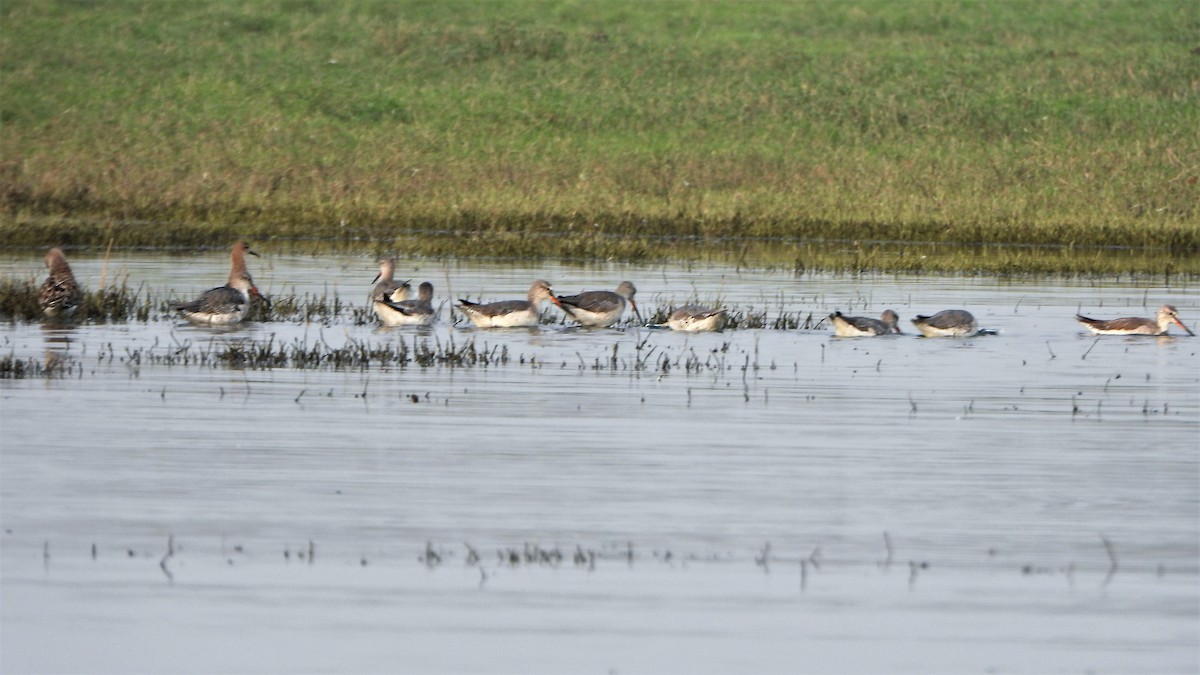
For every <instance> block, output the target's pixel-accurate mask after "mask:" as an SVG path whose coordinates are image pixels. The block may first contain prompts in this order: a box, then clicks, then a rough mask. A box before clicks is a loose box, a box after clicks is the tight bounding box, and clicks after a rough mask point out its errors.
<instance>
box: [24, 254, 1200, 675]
mask: <svg viewBox="0 0 1200 675" xmlns="http://www.w3.org/2000/svg"><path fill="white" fill-rule="evenodd" d="M72 263H73V266H74V268H75V271H76V275H77V276H78V277H79V278H80V279H81V280H82V281H83V282H84V283H85V284H88V285H90V286H95V285H96V284H97V283H98V280H99V278H100V276H101V270H102V269H103V268H104V264H103V261H102V260H100V259H98V258H87V257H79V258H73V260H72ZM226 265H227V261H226V256H224V255H223V254H220V253H214V254H212V255H203V256H199V257H195V258H175V257H163V256H160V255H140V256H132V257H128V258H123V259H122V260H121V261H120V262H119V263H117V262H110V263H109V265H108V268H107V270H106V272H105V274H106V276H107V277H108V279H110V280H111V279H113V278H127V279H128V280H129V283H130V284H131V285H137V284H141V283H145V287H146V288H147V289H148V290H149V291H150V292H152V293H153V294H154V295H155V297H161V298H182V297H188V296H190V295H193V294H195V293H197V292H199V291H202V290H205V289H207V288H209V287H211V286H213V285H217V284H219V283H221V282H222V281H223V279H224V276H225V274H226V273H227V269H226ZM400 268H401V269H403V270H405V271H403V272H398V276H400V278H409V277H412V278H414V279H415V280H417V281H420V280H425V279H428V280H430V281H432V282H433V283H434V285H435V287H436V288H437V297H438V300H439V301H440V300H444V299H447V298H448V297H449V296H450V292H452V293H453V297H459V296H464V295H468V296H470V297H472V298H479V297H483V298H484V299H489V300H490V299H500V298H508V297H522V296H523V295H524V293H525V291H526V290H527V289H528V286H529V283H530V281H531V280H532V279H533V278H536V277H544V278H547V279H549V280H551V281H552V282H553V283H554V285H555V288H556V290H557V291H558V292H559V293H575V292H578V291H581V290H585V289H595V288H610V289H611V288H615V286H616V285H617V283H619V282H620V281H621V280H623V279H629V280H632V281H634V283H635V284H637V286H638V289H639V294H638V298H637V299H638V300H639V304H640V305H641V307H642V310H643V312H644V313H650V312H653V310H654V308H655V307H657V306H660V305H667V304H670V303H675V304H680V303H683V302H685V301H688V300H691V299H693V298H694V297H698V298H699V299H700V300H702V301H706V302H711V301H714V300H716V299H718V298H719V299H720V300H721V301H722V302H724V303H726V304H728V305H729V306H733V307H736V308H738V309H742V310H749V309H753V310H767V311H768V314H769V316H771V317H774V316H778V315H779V314H780V313H787V314H791V315H795V314H798V313H799V314H801V316H802V317H803V316H807V315H808V314H810V313H811V314H812V315H813V316H814V318H815V319H819V318H820V317H822V316H824V315H826V314H828V313H829V312H831V311H832V310H834V309H842V310H843V311H852V312H854V313H856V314H858V313H864V314H870V315H878V314H879V312H881V311H882V310H883V309H886V308H889V307H890V308H893V309H895V310H897V311H898V312H899V313H900V315H901V316H902V317H903V321H904V324H905V325H908V319H909V318H910V317H911V316H913V315H915V314H917V313H931V312H933V311H937V310H939V309H944V308H950V307H965V308H968V309H970V310H971V311H972V312H974V313H975V315H976V316H977V317H978V319H979V321H980V324H981V325H983V326H986V327H988V328H992V329H995V330H996V331H998V335H994V336H986V337H979V338H974V339H968V340H930V339H921V338H917V337H915V336H913V335H911V334H910V335H905V336H899V337H896V338H887V339H870V340H862V339H858V340H844V339H835V338H832V337H831V331H828V330H826V329H819V330H790V331H784V330H737V331H727V332H725V333H722V334H708V335H696V336H686V335H679V334H674V333H671V332H668V331H662V330H647V329H641V330H638V329H634V328H628V329H625V330H593V331H585V330H577V329H571V328H567V327H565V326H560V325H552V326H543V327H541V328H540V329H537V330H533V331H526V330H516V331H500V332H486V331H476V330H473V329H470V328H468V327H466V326H465V325H458V326H455V325H453V324H452V319H451V317H450V316H449V315H448V312H447V310H446V309H445V308H443V310H442V316H441V322H440V323H439V324H438V325H437V326H435V327H433V328H432V329H429V330H425V331H418V330H394V331H384V330H380V329H377V328H376V327H374V326H355V325H352V324H351V322H349V321H345V322H334V323H333V324H332V325H302V324H298V323H266V324H252V325H247V326H244V327H242V328H239V329H237V330H234V331H225V332H215V331H210V330H206V329H199V328H194V327H190V326H186V325H180V324H178V323H176V322H173V321H166V320H157V321H151V322H149V323H130V324H116V325H83V326H76V327H68V328H56V327H47V326H43V325H37V324H5V325H2V326H0V350H2V351H3V353H5V354H10V355H14V356H18V357H22V358H29V357H32V358H36V359H38V360H43V361H44V360H46V359H49V358H62V357H66V358H68V359H70V361H71V363H72V364H74V367H73V369H72V370H71V374H70V376H68V377H66V378H62V379H41V378H31V379H23V380H5V381H0V425H2V432H3V433H2V436H0V442H2V446H0V520H2V522H3V535H2V538H0V544H2V548H0V563H2V565H3V566H2V568H0V572H2V574H0V600H2V608H0V611H2V618H3V623H2V626H0V628H2V632H0V647H2V649H0V666H2V670H3V671H4V672H77V671H88V672H211V671H243V672H262V671H286V672H330V671H350V672H454V673H460V672H522V673H524V672H555V673H560V672H591V673H607V672H621V673H637V672H645V673H651V672H653V673H659V672H752V671H759V672H879V671H905V672H923V673H929V672H956V673H963V672H1135V671H1136V672H1195V671H1197V670H1198V669H1200V638H1198V637H1197V636H1198V635H1200V583H1198V582H1200V562H1198V561H1200V534H1198V527H1197V526H1198V524H1200V480H1198V478H1200V449H1198V443H1197V441H1198V440H1200V356H1198V351H1200V340H1197V339H1194V338H1187V337H1181V338H1121V337H1109V338H1105V339H1102V340H1099V341H1097V340H1096V339H1095V338H1094V337H1093V336H1091V335H1088V334H1084V333H1083V332H1082V331H1081V329H1080V327H1079V326H1078V325H1077V324H1076V323H1075V322H1074V321H1073V320H1072V316H1073V315H1074V313H1075V312H1076V311H1081V310H1082V311H1083V312H1085V313H1088V314H1094V315H1097V316H1125V315H1139V316H1150V315H1152V314H1153V312H1154V309H1155V308H1156V307H1157V306H1158V305H1159V304H1161V303H1163V302H1171V303H1172V304H1175V305H1176V306H1177V307H1178V308H1179V309H1180V312H1181V315H1182V316H1183V318H1184V320H1185V322H1187V323H1188V324H1189V325H1190V326H1192V327H1193V329H1196V328H1197V326H1196V324H1197V323H1200V288H1198V287H1197V285H1196V284H1195V283H1189V282H1182V283H1179V284H1174V285H1172V286H1171V287H1164V286H1156V285H1152V284H1148V283H1123V282H1120V281H1107V282H1094V281H1061V280H1000V279H995V278H961V277H959V278H955V277H939V278H918V277H910V276H899V277H897V276H890V275H888V276H866V277H836V276H822V275H808V276H800V277H796V276H794V275H792V274H790V273H784V272H764V271H745V270H741V271H739V270H735V269H731V268H718V267H711V266H693V267H685V266H666V267H664V266H655V267H639V266H620V265H611V266H561V265H544V266H538V267H533V266H530V265H528V264H522V263H477V262H455V261H450V262H428V261H419V262H413V261H402V262H401V263H400ZM251 271H252V272H253V273H254V275H255V279H256V281H257V282H258V285H259V288H260V289H262V290H263V291H264V292H265V293H267V294H287V293H300V294H304V293H313V294H325V295H332V294H336V295H338V296H339V297H340V298H341V299H343V300H344V301H346V302H350V303H354V304H361V303H363V302H364V300H365V297H366V294H367V292H368V290H369V288H370V281H371V278H372V277H373V276H374V274H375V271H376V270H375V268H374V266H373V264H372V262H371V260H370V259H368V258H365V257H349V256H346V257H330V258H310V257H302V256H270V255H268V256H265V257H264V258H263V259H262V260H252V261H251ZM0 274H4V275H7V276H14V275H15V276H28V277H35V276H40V275H41V271H40V268H39V262H38V260H37V258H36V257H35V256H32V255H30V256H25V257H20V256H16V255H13V256H11V257H10V258H6V259H4V260H0ZM1176 330H1178V329H1176ZM271 336H274V339H275V340H276V341H283V342H286V343H292V342H297V343H303V344H310V345H311V344H316V343H317V342H319V341H324V342H325V343H327V344H328V345H329V346H332V347H339V346H342V345H344V344H346V343H347V342H348V341H351V340H354V341H358V342H367V343H370V344H389V343H394V342H396V341H406V342H408V343H410V344H415V343H419V342H421V341H427V342H428V343H430V344H435V345H443V346H444V345H449V344H451V343H453V344H455V345H456V346H461V345H464V344H467V343H470V342H471V341H472V340H474V341H475V345H476V346H477V347H484V346H486V347H487V348H488V349H489V350H493V351H494V352H495V353H499V352H500V351H501V350H507V355H508V361H507V363H503V364H499V363H494V364H492V365H489V366H486V367H485V366H478V365H477V366H473V367H464V368H448V367H445V366H436V367H428V368H422V367H419V366H416V365H409V366H408V367H404V368H386V369H385V368H378V367H374V368H371V369H368V370H365V371H364V370H352V371H334V370H328V369H326V370H300V369H292V368H283V369H274V370H236V369H230V368H223V367H222V368H213V367H202V366H195V365H188V366H184V365H172V366H167V365H155V364H154V363H153V362H152V359H151V358H150V357H152V356H164V355H167V354H170V353H172V352H173V351H177V350H179V349H183V348H188V349H194V350H199V349H203V348H216V347H219V346H220V345H222V344H225V343H229V342H237V341H244V340H248V339H250V340H265V339H267V338H268V337H271ZM614 350H615V351H614ZM139 357H140V358H139ZM689 362H690V363H691V364H692V365H693V367H692V368H691V369H690V370H689V369H688V368H687V365H688V363H689ZM664 363H665V364H666V365H665V366H664ZM168 542H170V543H168ZM168 546H170V547H171V555H170V556H168V557H164V556H166V554H167V553H168ZM310 546H311V551H312V553H313V557H312V558H311V559H310V557H309V551H310ZM93 551H94V552H93ZM472 551H474V552H475V554H476V555H477V558H476V556H473V555H472V554H471V553H472ZM431 553H432V555H431ZM560 554H561V556H562V558H561V560H560V559H559V558H558V555H560ZM577 556H578V561H577ZM802 561H803V562H802ZM1114 561H1115V562H1114Z"/></svg>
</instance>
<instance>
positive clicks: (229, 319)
mask: <svg viewBox="0 0 1200 675" xmlns="http://www.w3.org/2000/svg"><path fill="white" fill-rule="evenodd" d="M247 253H249V254H250V255H252V256H254V257H256V258H257V257H258V254H257V253H255V252H254V251H251V250H250V245H249V244H247V243H246V242H244V241H238V242H237V243H236V244H234V245H233V251H232V252H231V253H230V255H229V261H230V265H229V280H228V281H226V282H225V285H224V286H218V287H217V288H214V289H212V290H211V291H205V292H204V293H202V294H201V295H200V297H199V298H196V299H195V300H193V301H191V302H186V303H183V304H180V305H176V306H175V309H177V310H178V311H180V312H181V313H183V318H185V319H187V320H188V321H191V322H192V323H198V324H206V325H210V326H223V325H228V324H231V323H237V322H239V321H241V320H242V319H244V318H246V312H247V310H249V309H250V298H251V297H255V298H261V299H262V300H264V301H266V298H264V297H263V295H262V293H259V292H258V289H257V288H255V287H254V279H252V278H251V277H250V272H249V271H247V270H246V254H247Z"/></svg>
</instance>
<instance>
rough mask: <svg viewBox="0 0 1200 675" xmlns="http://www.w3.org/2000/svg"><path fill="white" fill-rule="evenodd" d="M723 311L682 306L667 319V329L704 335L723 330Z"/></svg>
mask: <svg viewBox="0 0 1200 675" xmlns="http://www.w3.org/2000/svg"><path fill="white" fill-rule="evenodd" d="M725 319H726V316H725V310H723V309H712V308H709V307H705V306H703V305H684V306H683V307H680V308H679V309H677V310H675V311H674V312H671V315H670V316H668V317H667V327H668V328H670V329H671V330H677V331H683V332H685V333H706V332H709V331H719V330H723V329H724V328H725Z"/></svg>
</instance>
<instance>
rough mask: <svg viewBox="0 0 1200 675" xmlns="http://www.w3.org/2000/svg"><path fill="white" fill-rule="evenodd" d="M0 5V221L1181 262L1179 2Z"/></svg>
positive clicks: (47, 229)
mask: <svg viewBox="0 0 1200 675" xmlns="http://www.w3.org/2000/svg"><path fill="white" fill-rule="evenodd" d="M0 22H2V25H3V30H0V75H2V79H0V144H2V146H0V147H2V148H3V158H2V161H0V214H2V215H0V244H8V245H28V246H45V245H51V244H76V245H85V246H99V245H104V244H107V243H108V242H109V241H110V240H111V241H113V242H114V243H115V245H116V246H133V245H152V246H195V245H201V244H217V243H225V242H227V241H229V240H232V239H233V238H236V237H238V236H247V237H250V238H254V239H259V240H261V239H265V238H268V237H271V238H276V239H291V240H306V241H312V240H319V241H322V242H327V243H333V244H348V243H356V244H361V243H364V242H366V243H369V244H373V245H392V244H394V243H396V242H408V243H410V244H411V245H412V246H413V247H414V248H410V249H408V250H409V251H411V252H414V253H426V254H434V255H443V254H447V253H454V254H458V255H491V254H494V251H495V250H503V251H508V250H509V249H510V248H511V249H516V250H513V251H512V253H514V254H516V255H521V256H539V255H546V256H555V257H560V256H565V257H605V258H607V257H620V258H629V259H642V258H660V257H672V256H673V255H674V252H675V251H676V250H677V248H678V246H677V243H676V242H677V241H678V238H679V237H688V238H694V239H697V240H699V241H701V242H702V244H701V246H702V247H707V248H708V249H712V250H716V251H722V250H725V249H728V248H731V247H732V248H734V249H736V248H737V247H738V246H740V244H737V243H734V244H732V245H731V244H730V243H729V242H730V241H731V240H733V241H735V242H737V241H744V240H747V239H755V238H758V239H762V238H773V239H782V240H787V241H791V242H795V241H796V240H803V241H813V240H850V241H854V240H857V241H863V242H866V241H905V242H943V243H946V242H955V243H966V244H972V245H980V244H1025V245H1040V246H1055V247H1058V246H1065V247H1068V248H1069V249H1070V250H1073V251H1078V250H1080V249H1086V248H1088V247H1097V246H1122V247H1136V248H1139V249H1144V250H1146V251H1147V253H1146V254H1145V255H1144V256H1143V257H1144V258H1146V259H1154V260H1158V261H1161V260H1162V259H1166V260H1167V261H1168V262H1169V266H1170V267H1172V268H1173V269H1176V270H1185V271H1186V270H1190V272H1191V273H1195V272H1196V271H1197V270H1198V269H1200V262H1197V258H1200V224H1198V223H1200V209H1198V205H1200V185H1198V184H1197V176H1198V175H1200V133H1197V129H1200V54H1198V53H1195V52H1196V50H1197V49H1198V48H1200V37H1198V36H1200V13H1197V12H1196V11H1195V10H1194V7H1193V6H1192V5H1191V4H1190V3H1187V2H1182V1H1179V2H1174V1H1170V0H1148V1H1145V2H1137V1H1134V0H1121V1H1113V2H1100V1H1096V0H1090V1H1080V2H1070V1H1064V2H1054V3H1044V2H1038V1H1028V2H1026V1H1016V0H1011V1H1005V2H973V1H969V0H963V1H960V2H933V1H930V2H898V3H897V2H862V1H860V2H853V1H851V2H825V1H823V0H821V1H813V2H799V3H784V2H754V3H714V2H699V1H696V2H652V3H635V2H563V3H546V2H532V1H528V0H524V1H516V0H508V1H505V2H487V1H480V2H443V1H438V2H357V3H339V2H328V3H326V2H315V1H313V2H304V1H297V2H253V3H238V2H187V3H182V2H180V3H167V2H129V1H122V2H68V1H65V0H63V1H59V2H51V1H41V0H39V1H28V2H23V1H19V0H18V1H14V0H8V1H7V2H4V3H3V4H0ZM430 231H437V232H442V233H450V234H451V236H449V237H429V236H416V235H417V234H419V233H425V232H430ZM464 240H467V241H470V242H473V243H474V244H475V246H473V247H467V246H464V245H462V242H463V241H464ZM614 242H615V243H614ZM456 243H457V244H458V245H459V248H458V250H457V251H445V250H443V249H445V248H448V247H452V246H453V245H455V244H456ZM750 248H754V249H756V250H758V249H760V248H763V247H762V246H759V245H753V246H750ZM969 250H970V249H969ZM1054 250H1059V249H1054ZM1082 255H1083V258H1082V259H1083V260H1085V261H1086V260H1088V259H1089V257H1096V256H1094V255H1093V253H1092V252H1085V253H1084V254H1082ZM1053 257H1055V256H1053V255H1051V256H1049V258H1053ZM1025 258H1028V256H1024V257H1023V256H1022V254H1021V253H1019V252H1018V253H1016V254H1013V255H1010V256H1008V260H1007V261H1005V262H1004V263H1003V264H1002V266H1001V268H999V269H998V270H997V269H996V268H995V267H994V265H993V261H990V260H989V259H987V258H986V257H985V258H979V259H975V260H974V261H972V260H966V261H964V262H962V266H964V267H965V268H966V269H972V268H980V269H989V270H991V271H1006V268H1005V267H1004V265H1011V264H1014V262H1013V260H1014V259H1022V260H1023V259H1025ZM1046 259H1047V257H1046V256H1043V257H1042V258H1041V260H1043V261H1044V260H1046ZM747 262H753V261H747ZM871 264H872V265H874V266H876V267H880V266H882V268H886V263H885V261H884V260H883V259H882V257H881V258H880V259H879V262H876V263H871ZM1154 264H1155V265H1159V264H1160V263H1159V262H1155V263H1154ZM1073 267H1075V268H1082V269H1084V270H1085V271H1086V270H1087V269H1088V264H1085V263H1075V264H1074V265H1073ZM1149 269H1155V270H1157V269H1160V267H1148V268H1146V270H1149ZM1035 271H1037V270H1035ZM1142 271H1145V270H1142Z"/></svg>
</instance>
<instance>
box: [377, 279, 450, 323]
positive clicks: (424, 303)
mask: <svg viewBox="0 0 1200 675" xmlns="http://www.w3.org/2000/svg"><path fill="white" fill-rule="evenodd" d="M376 305H377V306H379V307H381V309H382V312H383V313H382V314H380V315H379V320H380V321H382V322H383V325H385V326H428V325H429V324H431V323H433V320H434V319H435V318H437V312H436V311H435V310H434V309H433V284H431V283H429V282H428V281H422V282H421V285H420V287H418V288H417V299H416V300H404V301H402V302H392V301H391V300H388V299H387V298H384V299H383V301H382V302H378V303H376Z"/></svg>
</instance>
